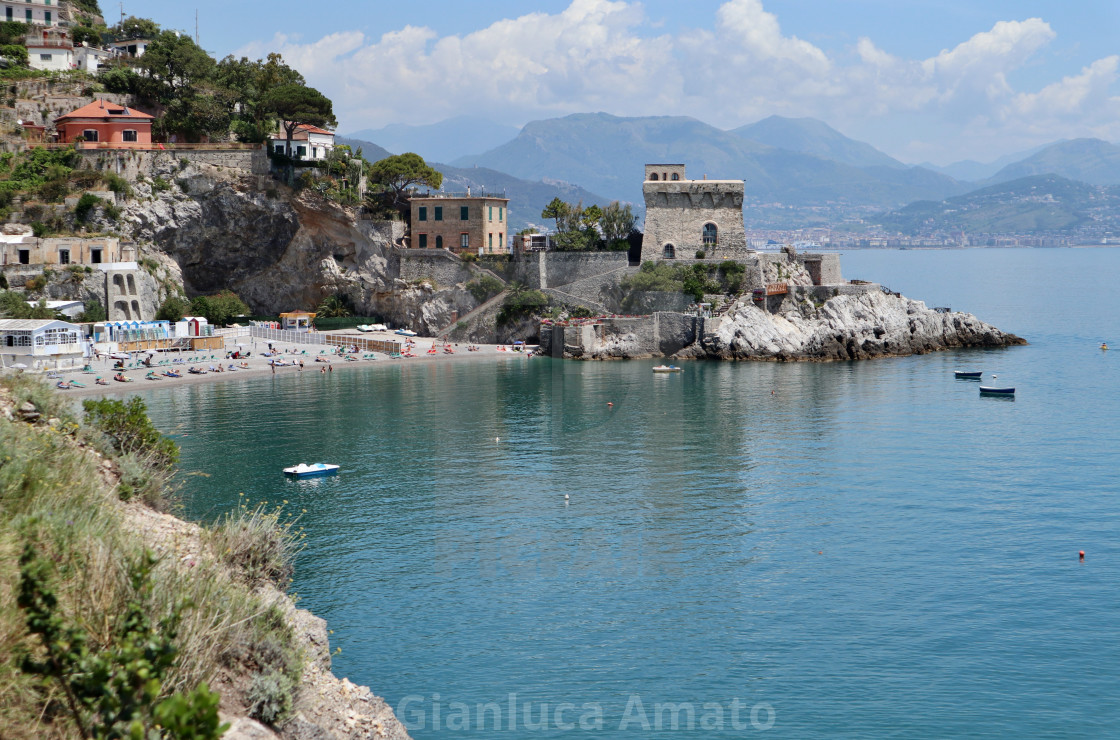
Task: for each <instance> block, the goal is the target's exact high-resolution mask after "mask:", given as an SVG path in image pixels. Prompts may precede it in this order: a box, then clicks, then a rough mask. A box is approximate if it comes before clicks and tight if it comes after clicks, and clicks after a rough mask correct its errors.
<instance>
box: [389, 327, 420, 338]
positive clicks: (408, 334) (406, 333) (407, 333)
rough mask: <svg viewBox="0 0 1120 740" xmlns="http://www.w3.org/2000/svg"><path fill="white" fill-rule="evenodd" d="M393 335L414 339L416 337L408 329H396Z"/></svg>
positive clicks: (414, 333)
mask: <svg viewBox="0 0 1120 740" xmlns="http://www.w3.org/2000/svg"><path fill="white" fill-rule="evenodd" d="M393 333H394V334H400V335H401V336H402V337H414V336H416V332H414V331H411V330H409V329H397V330H396V331H395V332H393Z"/></svg>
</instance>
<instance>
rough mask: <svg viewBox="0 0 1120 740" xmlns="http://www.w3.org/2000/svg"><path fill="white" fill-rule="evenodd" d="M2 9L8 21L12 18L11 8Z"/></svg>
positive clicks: (13, 14)
mask: <svg viewBox="0 0 1120 740" xmlns="http://www.w3.org/2000/svg"><path fill="white" fill-rule="evenodd" d="M4 10H5V11H6V12H5V13H4V17H5V19H7V20H9V21H10V20H12V18H13V17H14V16H15V13H14V11H13V10H12V9H11V8H4Z"/></svg>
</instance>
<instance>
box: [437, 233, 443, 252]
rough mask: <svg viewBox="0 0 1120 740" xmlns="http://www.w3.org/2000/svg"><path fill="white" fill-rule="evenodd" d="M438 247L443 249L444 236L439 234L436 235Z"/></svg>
mask: <svg viewBox="0 0 1120 740" xmlns="http://www.w3.org/2000/svg"><path fill="white" fill-rule="evenodd" d="M436 249H443V237H442V236H437V237H436Z"/></svg>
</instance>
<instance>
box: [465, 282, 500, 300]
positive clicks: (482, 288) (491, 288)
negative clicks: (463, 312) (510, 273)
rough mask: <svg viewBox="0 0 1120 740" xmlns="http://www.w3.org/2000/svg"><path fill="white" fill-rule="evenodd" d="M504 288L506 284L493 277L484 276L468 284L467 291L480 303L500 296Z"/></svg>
mask: <svg viewBox="0 0 1120 740" xmlns="http://www.w3.org/2000/svg"><path fill="white" fill-rule="evenodd" d="M504 288H505V284H504V283H502V281H501V280H499V279H498V278H496V277H494V276H493V275H483V276H481V277H479V278H478V279H476V280H472V281H470V282H469V283H467V290H468V291H470V294H471V295H472V296H474V299H475V300H476V301H478V302H479V303H482V302H484V301H486V300H487V299H489V298H490V297H492V296H496V295H498V293H501V292H502V290H503V289H504Z"/></svg>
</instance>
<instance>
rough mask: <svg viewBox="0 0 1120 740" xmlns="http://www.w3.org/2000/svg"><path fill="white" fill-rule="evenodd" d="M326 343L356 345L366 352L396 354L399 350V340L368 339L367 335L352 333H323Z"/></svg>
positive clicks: (340, 345)
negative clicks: (357, 335) (359, 335)
mask: <svg viewBox="0 0 1120 740" xmlns="http://www.w3.org/2000/svg"><path fill="white" fill-rule="evenodd" d="M323 336H324V337H326V339H327V341H326V343H327V344H328V345H330V346H332V347H357V348H358V349H359V350H364V351H366V352H384V353H386V354H390V355H391V354H397V353H399V352H400V351H401V344H400V342H390V341H388V340H385V339H370V338H369V337H356V336H354V335H353V334H324V335H323Z"/></svg>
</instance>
